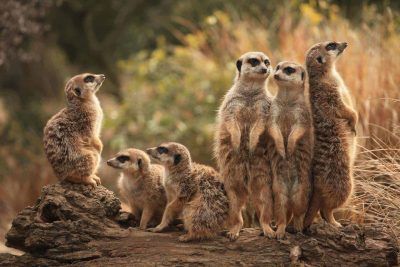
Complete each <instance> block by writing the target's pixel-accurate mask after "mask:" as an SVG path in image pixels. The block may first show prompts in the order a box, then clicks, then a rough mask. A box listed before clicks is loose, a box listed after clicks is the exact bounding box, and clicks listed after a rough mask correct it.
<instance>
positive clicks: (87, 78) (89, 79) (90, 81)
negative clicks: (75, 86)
mask: <svg viewBox="0 0 400 267" xmlns="http://www.w3.org/2000/svg"><path fill="white" fill-rule="evenodd" d="M83 81H84V82H85V83H92V82H94V76H93V75H88V76H86V77H85V78H84V79H83Z"/></svg>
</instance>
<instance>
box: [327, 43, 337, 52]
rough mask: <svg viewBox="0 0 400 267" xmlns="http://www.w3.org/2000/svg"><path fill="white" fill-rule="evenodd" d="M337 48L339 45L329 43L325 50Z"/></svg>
mask: <svg viewBox="0 0 400 267" xmlns="http://www.w3.org/2000/svg"><path fill="white" fill-rule="evenodd" d="M336 48H337V43H329V44H327V45H326V46H325V49H326V50H327V51H330V50H335V49H336Z"/></svg>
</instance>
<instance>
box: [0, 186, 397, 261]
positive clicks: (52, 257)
mask: <svg viewBox="0 0 400 267" xmlns="http://www.w3.org/2000/svg"><path fill="white" fill-rule="evenodd" d="M128 226H136V220H135V219H134V218H133V217H132V216H131V215H130V214H127V213H123V212H121V211H120V202H119V200H118V198H116V196H115V195H114V194H113V193H112V192H111V191H108V190H107V189H106V188H104V187H102V186H99V187H97V188H95V189H92V188H90V187H88V186H84V185H73V184H69V183H66V182H61V183H57V184H55V185H50V186H46V187H45V188H44V189H43V191H42V194H41V196H40V198H39V199H38V201H37V202H36V204H35V205H34V206H33V207H28V208H26V209H24V210H23V211H22V212H21V213H20V214H18V216H17V217H16V218H15V219H14V221H13V225H12V228H11V229H10V231H9V232H8V234H7V236H6V237H7V245H8V246H10V247H14V248H18V249H21V250H23V251H25V252H27V253H25V254H24V255H23V256H12V255H10V254H0V266H3V265H4V266H57V265H67V264H72V265H75V266H108V265H118V266H136V265H139V266H171V265H173V266H176V265H178V266H189V265H193V266H194V265H206V266H209V265H216V266H268V265H285V266H286V265H293V266H321V265H326V266H335V265H336V266H395V265H396V264H398V252H399V250H398V244H397V240H395V239H394V238H393V237H391V236H390V235H389V234H388V233H386V231H385V230H384V229H379V228H377V227H374V226H372V225H354V224H348V225H346V226H344V227H343V228H341V229H335V228H332V227H331V226H329V225H324V224H314V225H312V226H311V228H310V230H309V231H308V233H307V234H302V233H298V234H289V233H287V237H286V239H284V240H280V241H278V240H270V239H268V238H266V237H263V236H260V233H261V230H260V229H255V228H247V229H244V230H243V231H242V232H241V235H240V238H239V239H238V240H237V241H235V242H230V241H228V240H227V239H226V238H225V237H223V236H220V237H217V238H215V239H214V240H209V241H202V242H191V243H180V242H178V236H179V235H180V234H182V233H181V232H179V231H178V230H177V229H171V232H166V233H159V234H155V233H150V232H145V231H140V230H138V229H137V228H126V227H128Z"/></svg>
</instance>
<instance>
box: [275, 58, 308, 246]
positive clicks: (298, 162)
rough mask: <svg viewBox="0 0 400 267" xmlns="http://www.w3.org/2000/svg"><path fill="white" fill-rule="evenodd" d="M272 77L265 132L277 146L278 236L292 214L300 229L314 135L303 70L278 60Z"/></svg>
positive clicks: (305, 201)
mask: <svg viewBox="0 0 400 267" xmlns="http://www.w3.org/2000/svg"><path fill="white" fill-rule="evenodd" d="M273 77H274V80H275V82H276V84H277V85H278V93H277V95H276V96H275V98H274V99H273V101H272V104H271V110H270V119H269V122H268V132H269V133H270V136H271V137H272V138H273V140H274V143H275V148H276V149H275V151H276V153H275V154H274V155H273V156H272V157H271V168H272V173H273V181H272V192H273V199H274V218H275V223H276V225H277V230H276V237H277V238H278V239H281V238H283V237H284V236H285V229H286V225H287V224H288V223H289V222H290V220H291V218H292V216H293V225H294V228H295V230H296V231H302V230H303V221H304V217H305V214H306V212H307V208H308V201H309V197H310V192H311V181H310V167H311V160H312V149H313V147H312V143H313V136H312V122H311V114H310V110H309V106H308V104H307V103H306V99H305V95H304V93H305V92H304V80H305V69H304V68H303V67H302V66H301V65H299V64H296V63H293V62H287V61H285V62H280V63H279V64H278V65H277V66H276V70H275V73H274V76H273Z"/></svg>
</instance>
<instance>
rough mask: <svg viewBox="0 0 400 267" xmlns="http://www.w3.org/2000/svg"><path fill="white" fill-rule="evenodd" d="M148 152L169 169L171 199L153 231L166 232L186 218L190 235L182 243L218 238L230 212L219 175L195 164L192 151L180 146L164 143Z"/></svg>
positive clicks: (165, 181)
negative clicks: (170, 226)
mask: <svg viewBox="0 0 400 267" xmlns="http://www.w3.org/2000/svg"><path fill="white" fill-rule="evenodd" d="M146 152H147V153H148V154H149V155H150V156H151V157H152V159H154V160H156V161H158V162H160V163H161V164H162V165H163V166H164V167H165V170H166V177H165V179H164V187H165V190H166V193H167V199H168V204H167V206H166V208H165V211H164V215H163V218H162V220H161V223H160V224H159V225H158V226H157V227H156V228H153V229H152V230H151V231H153V232H161V231H163V230H164V229H166V228H167V227H168V225H169V224H170V223H171V222H172V221H173V220H174V219H175V218H177V216H179V215H182V216H183V223H184V226H185V229H186V230H187V231H188V233H187V234H185V235H182V236H180V237H179V240H180V241H182V242H186V241H190V240H202V239H208V238H211V237H213V236H215V235H216V234H217V232H218V231H219V230H220V229H221V228H222V226H223V224H224V222H225V220H226V217H227V215H228V210H229V203H228V199H227V197H226V195H225V191H224V185H223V183H222V182H221V181H220V180H219V177H218V173H217V172H216V171H215V170H214V169H213V168H211V167H208V166H205V165H201V164H197V163H194V162H192V159H191V157H190V153H189V150H188V149H187V148H186V147H185V146H183V145H181V144H178V143H172V142H171V143H164V144H161V145H160V146H158V147H154V148H149V149H147V150H146Z"/></svg>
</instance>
